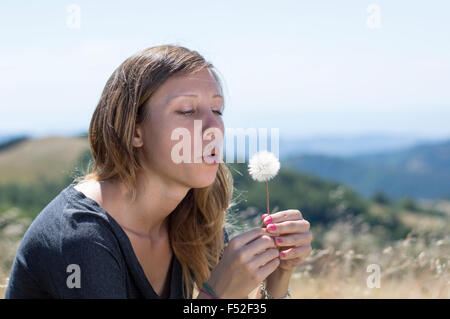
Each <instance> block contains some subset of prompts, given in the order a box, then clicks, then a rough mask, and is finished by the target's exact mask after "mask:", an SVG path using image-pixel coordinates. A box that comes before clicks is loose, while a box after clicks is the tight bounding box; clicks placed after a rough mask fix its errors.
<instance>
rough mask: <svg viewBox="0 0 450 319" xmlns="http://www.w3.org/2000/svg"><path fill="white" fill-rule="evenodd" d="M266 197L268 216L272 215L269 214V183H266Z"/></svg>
mask: <svg viewBox="0 0 450 319" xmlns="http://www.w3.org/2000/svg"><path fill="white" fill-rule="evenodd" d="M266 197H267V214H268V215H270V212H269V183H268V182H267V181H266Z"/></svg>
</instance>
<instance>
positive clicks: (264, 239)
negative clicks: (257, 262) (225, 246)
mask: <svg viewBox="0 0 450 319" xmlns="http://www.w3.org/2000/svg"><path fill="white" fill-rule="evenodd" d="M269 248H277V246H276V245H275V242H274V240H273V238H272V237H270V236H268V235H262V236H260V237H259V238H257V239H255V240H253V241H251V242H250V243H248V244H247V245H244V246H242V247H241V248H239V249H238V251H237V253H238V254H240V256H239V257H240V260H241V262H245V261H248V260H250V259H252V258H253V257H254V256H255V255H258V254H260V253H262V252H264V251H265V250H267V249H269Z"/></svg>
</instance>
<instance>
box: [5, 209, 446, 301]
mask: <svg viewBox="0 0 450 319" xmlns="http://www.w3.org/2000/svg"><path fill="white" fill-rule="evenodd" d="M6 218H9V219H10V220H14V221H15V222H14V223H10V224H8V226H7V227H4V228H3V229H2V228H1V227H0V251H2V255H1V259H2V260H0V262H1V263H0V285H5V284H6V278H7V277H8V273H9V270H10V268H9V267H10V265H11V262H12V259H13V257H14V255H15V251H16V249H17V247H18V244H19V242H20V239H21V238H22V236H23V232H24V231H25V229H26V225H27V222H28V221H21V222H19V223H17V212H16V211H14V209H13V210H9V211H7V212H3V213H1V214H0V225H1V223H2V220H5V219H6ZM443 222H444V224H443V225H442V227H439V229H436V227H435V225H434V222H433V223H431V224H430V225H429V226H430V229H427V230H426V232H422V231H424V229H423V228H421V227H417V229H416V230H415V231H414V232H412V233H410V234H409V235H408V236H407V237H406V238H405V239H403V240H400V241H397V242H392V243H390V244H389V245H387V246H382V247H379V246H377V244H376V237H375V236H374V235H373V234H372V233H371V232H370V231H368V230H367V229H364V228H362V229H361V228H360V229H357V228H355V225H354V224H353V223H352V222H349V221H347V222H340V223H337V224H335V225H334V226H333V227H331V228H330V229H328V230H327V232H326V233H325V234H324V247H327V248H326V249H314V250H313V251H312V253H311V255H310V256H309V257H308V258H307V259H306V260H305V261H304V262H303V263H302V265H300V266H299V267H298V268H297V269H296V271H295V273H294V275H293V278H292V280H291V292H292V296H293V298H298V299H305V298H306V299H310V298H446V299H448V298H450V289H449V288H450V273H449V256H450V235H449V233H450V232H448V223H446V222H445V221H443ZM430 230H432V231H430ZM313 233H314V232H313ZM371 264H377V265H379V267H380V275H381V277H380V287H379V288H369V287H368V285H367V280H368V277H369V276H371V275H373V273H372V272H367V266H368V265H371ZM255 291H256V290H255ZM255 291H254V292H255ZM4 293H5V287H1V286H0V298H3V295H4ZM195 295H196V294H194V296H195Z"/></svg>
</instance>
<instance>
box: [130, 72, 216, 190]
mask: <svg viewBox="0 0 450 319" xmlns="http://www.w3.org/2000/svg"><path fill="white" fill-rule="evenodd" d="M143 107H148V112H149V113H148V117H147V118H146V120H144V122H142V123H140V124H137V125H136V134H135V138H134V141H133V144H134V146H136V147H142V148H141V150H142V152H143V155H144V163H143V165H144V166H145V167H146V168H147V169H148V170H149V171H150V172H151V174H158V175H159V176H161V177H162V178H164V179H166V180H167V179H168V181H169V182H177V183H180V184H183V185H186V186H188V187H189V188H202V187H206V186H208V185H211V184H212V183H213V182H214V180H215V178H216V173H217V170H218V166H219V164H218V163H217V162H213V161H211V159H210V158H208V157H206V158H204V157H203V154H205V152H206V153H208V154H210V153H211V147H209V148H206V146H207V145H208V144H210V146H211V145H212V144H211V142H213V141H214V139H213V138H212V137H214V138H215V141H216V142H217V143H218V144H217V145H218V147H217V150H218V152H217V151H216V154H217V156H220V155H221V153H222V140H223V136H224V124H223V120H222V116H221V114H220V113H221V112H222V111H223V97H222V96H221V94H220V91H219V90H218V86H217V83H216V81H215V79H214V77H213V75H212V74H211V71H210V70H209V69H203V70H201V71H198V72H196V73H191V74H188V75H177V76H172V77H171V78H169V79H168V80H167V81H166V82H164V83H163V85H161V86H160V87H159V88H158V90H157V91H156V92H155V93H154V94H153V96H152V97H151V98H150V99H149V101H147V103H146V105H144V106H143ZM194 121H195V126H194ZM194 127H195V130H194ZM214 132H215V133H214ZM211 133H212V135H211ZM219 135H220V136H219ZM208 137H209V139H208ZM194 141H195V142H194ZM195 147H196V148H195ZM221 158H222V157H219V159H217V160H219V161H220V160H221ZM182 159H184V162H182V161H181V160H182ZM211 162H213V164H210V163H211Z"/></svg>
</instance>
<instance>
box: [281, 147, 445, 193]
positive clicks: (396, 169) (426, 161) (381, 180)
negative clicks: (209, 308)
mask: <svg viewBox="0 0 450 319" xmlns="http://www.w3.org/2000/svg"><path fill="white" fill-rule="evenodd" d="M284 164H285V165H286V166H288V167H291V168H293V169H295V170H297V171H301V172H305V173H311V174H314V175H316V176H319V177H321V178H325V179H330V180H334V181H338V182H341V183H344V184H346V185H349V186H351V187H353V188H354V189H355V190H357V191H358V192H359V193H361V194H363V195H364V196H372V195H373V194H374V193H375V192H377V191H382V192H384V193H385V194H387V195H389V196H390V197H392V198H394V199H399V198H402V197H413V198H421V199H423V198H430V199H437V198H449V196H450V140H448V141H445V142H433V143H431V142H430V143H424V144H420V145H416V146H413V147H410V148H406V149H403V150H398V151H390V152H380V153H374V154H365V155H356V156H350V157H346V158H342V157H334V156H325V155H300V156H294V157H291V158H289V159H286V160H285V161H284Z"/></svg>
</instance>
